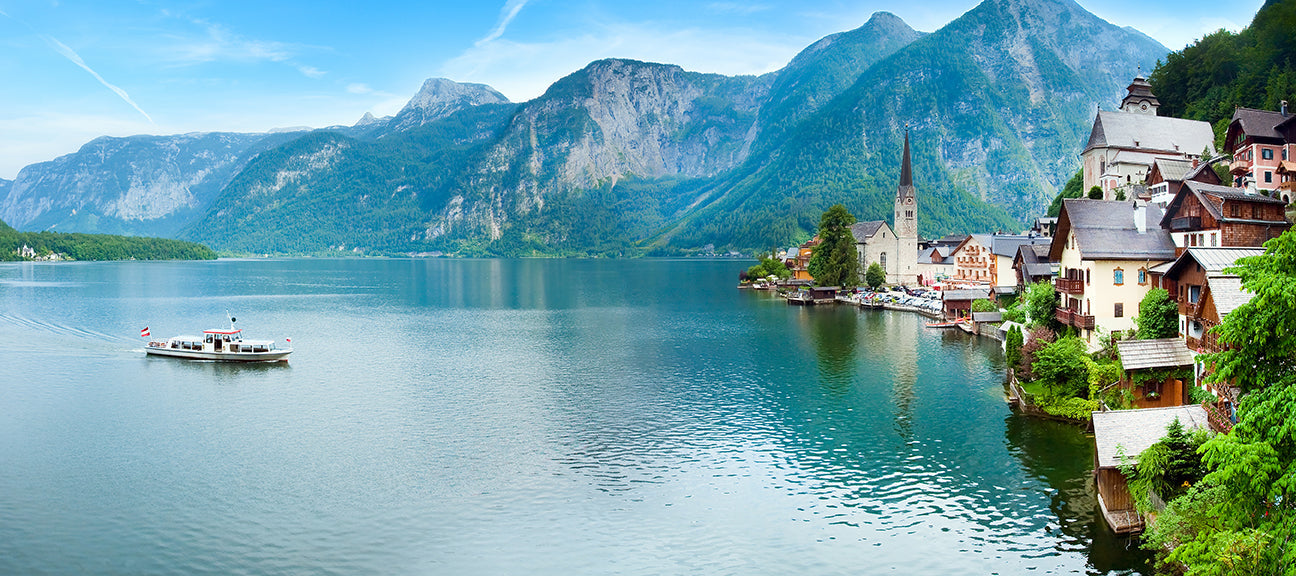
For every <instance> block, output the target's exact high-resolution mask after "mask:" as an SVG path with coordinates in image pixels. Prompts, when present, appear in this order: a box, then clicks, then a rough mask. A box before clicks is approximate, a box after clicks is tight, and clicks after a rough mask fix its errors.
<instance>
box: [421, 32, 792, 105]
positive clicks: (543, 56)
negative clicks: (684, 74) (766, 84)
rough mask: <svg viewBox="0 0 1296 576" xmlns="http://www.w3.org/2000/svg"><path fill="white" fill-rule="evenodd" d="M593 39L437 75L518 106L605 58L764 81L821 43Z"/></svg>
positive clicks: (735, 37) (653, 36) (470, 54)
mask: <svg viewBox="0 0 1296 576" xmlns="http://www.w3.org/2000/svg"><path fill="white" fill-rule="evenodd" d="M590 29H592V32H588V33H586V34H584V35H570V36H566V37H563V38H561V39H556V40H552V41H547V42H513V41H504V40H497V41H494V42H489V43H486V44H478V45H475V46H473V47H472V48H469V49H468V50H466V51H464V52H463V53H462V54H460V55H459V56H456V57H455V58H452V59H450V60H448V61H447V62H446V63H445V64H444V65H442V67H441V69H440V70H439V71H438V75H441V76H444V77H446V78H451V79H454V80H456V81H460V82H481V83H484V84H489V85H491V86H492V87H494V88H495V89H496V90H499V91H500V92H502V93H504V94H505V95H506V96H508V97H509V99H510V100H513V101H514V102H521V101H525V100H529V99H531V98H534V97H536V96H539V95H540V94H542V93H544V91H545V89H546V88H548V87H549V85H550V84H552V83H553V82H554V81H555V80H558V79H559V78H561V77H563V76H566V75H567V74H570V73H572V72H575V71H576V70H579V69H581V68H584V67H585V65H586V64H589V63H590V62H591V61H593V60H598V59H601V58H630V59H635V60H643V61H648V62H662V63H669V64H678V65H680V66H681V67H683V68H684V69H686V70H691V71H698V72H717V73H722V74H730V75H733V74H762V73H765V72H772V71H774V70H778V69H779V68H782V67H783V66H785V65H786V64H787V63H788V61H789V60H791V59H792V57H793V56H795V55H796V53H797V52H799V51H800V50H801V49H802V48H804V47H805V46H806V45H808V44H809V43H810V42H811V41H813V40H815V39H817V38H810V39H807V38H801V37H792V36H779V35H771V34H769V33H767V32H758V31H751V30H723V29H722V30H701V29H685V30H678V29H662V28H658V27H656V26H653V25H647V24H622V23H618V24H609V25H603V26H600V27H593V26H591V27H590Z"/></svg>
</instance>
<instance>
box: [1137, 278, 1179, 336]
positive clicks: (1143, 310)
mask: <svg viewBox="0 0 1296 576" xmlns="http://www.w3.org/2000/svg"><path fill="white" fill-rule="evenodd" d="M1134 324H1135V325H1136V326H1138V336H1137V337H1138V339H1139V340H1153V339H1156V338H1174V337H1175V336H1178V335H1179V304H1178V303H1177V302H1175V301H1174V300H1171V299H1170V293H1169V292H1167V291H1166V290H1165V289H1164V288H1153V289H1151V290H1148V293H1147V295H1146V296H1144V297H1143V301H1142V302H1139V315H1138V318H1135V319H1134Z"/></svg>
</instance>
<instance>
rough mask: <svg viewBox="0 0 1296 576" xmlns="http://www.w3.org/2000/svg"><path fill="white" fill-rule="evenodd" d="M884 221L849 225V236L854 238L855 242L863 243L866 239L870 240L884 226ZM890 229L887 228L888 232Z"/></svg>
mask: <svg viewBox="0 0 1296 576" xmlns="http://www.w3.org/2000/svg"><path fill="white" fill-rule="evenodd" d="M886 225H887V223H886V221H885V220H870V221H868V222H856V223H854V224H851V225H850V231H851V235H852V236H854V237H855V241H856V242H863V241H864V239H866V238H872V237H873V235H874V234H877V232H878V230H880V229H882V227H883V226H886ZM889 229H890V228H889V227H888V230H889Z"/></svg>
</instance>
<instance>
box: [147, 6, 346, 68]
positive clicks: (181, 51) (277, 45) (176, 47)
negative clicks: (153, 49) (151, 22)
mask: <svg viewBox="0 0 1296 576" xmlns="http://www.w3.org/2000/svg"><path fill="white" fill-rule="evenodd" d="M183 19H184V20H187V21H189V22H190V23H192V24H194V25H196V26H198V27H200V28H201V29H202V31H203V34H202V35H201V36H200V37H197V38H189V37H184V36H177V39H178V41H177V42H176V43H174V44H172V45H171V46H170V47H168V49H167V51H166V53H165V55H164V57H163V58H164V61H166V62H169V63H170V64H171V65H174V66H194V65H198V64H207V63H210V62H243V63H253V62H275V63H280V64H285V65H288V66H292V67H293V68H295V69H296V70H297V71H298V72H300V73H301V74H302V75H303V76H306V77H307V78H323V77H324V76H325V75H326V74H327V72H326V71H324V70H321V69H319V68H316V67H314V66H309V65H306V64H302V63H300V61H299V57H300V54H301V52H302V51H303V50H305V49H307V48H308V47H304V46H300V45H296V44H289V43H285V42H276V41H273V40H256V39H252V38H246V37H244V36H242V35H240V34H238V33H235V32H234V31H232V30H230V29H229V28H226V27H225V26H222V25H220V24H216V23H212V22H208V21H206V20H202V19H199V18H183Z"/></svg>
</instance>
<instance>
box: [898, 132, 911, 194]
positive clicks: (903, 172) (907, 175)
mask: <svg viewBox="0 0 1296 576" xmlns="http://www.w3.org/2000/svg"><path fill="white" fill-rule="evenodd" d="M906 186H910V187H912V186H913V171H912V170H911V169H910V168H909V127H908V126H905V144H904V160H902V161H901V164H900V187H901V188H903V187H906Z"/></svg>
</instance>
